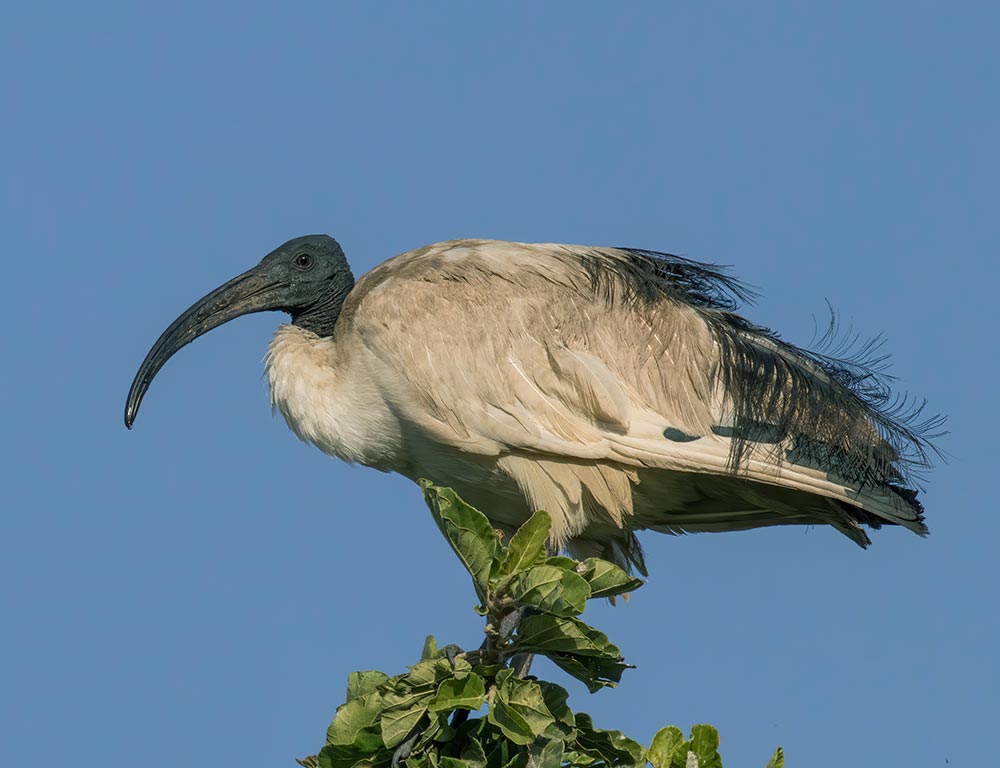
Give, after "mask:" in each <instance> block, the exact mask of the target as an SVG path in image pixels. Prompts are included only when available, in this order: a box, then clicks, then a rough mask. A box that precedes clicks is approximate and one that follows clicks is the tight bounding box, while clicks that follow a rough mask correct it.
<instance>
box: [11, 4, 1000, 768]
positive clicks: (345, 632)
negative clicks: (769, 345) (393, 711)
mask: <svg viewBox="0 0 1000 768" xmlns="http://www.w3.org/2000/svg"><path fill="white" fill-rule="evenodd" d="M2 15H3V18H2V19H0V95H2V100H3V105H4V108H3V115H4V116H3V119H2V121H0V138H2V143H0V146H2V150H0V157H2V163H3V172H2V174H0V195H2V199H0V210H2V215H3V223H4V226H3V231H4V236H5V254H6V259H5V262H4V263H5V273H4V274H5V286H6V291H5V294H6V301H5V307H6V316H7V318H8V320H7V322H8V328H9V332H8V334H7V336H6V341H5V343H4V353H3V356H4V360H5V362H4V371H5V374H4V376H3V378H2V384H0V386H2V387H3V396H4V402H6V403H7V406H8V409H9V410H8V415H7V417H6V419H5V427H4V440H3V450H4V454H5V457H4V461H3V464H2V466H3V474H4V482H3V488H4V492H3V498H4V502H3V512H2V514H0V612H2V613H0V615H2V616H3V626H4V629H3V632H2V633H0V654H2V659H3V664H2V668H0V669H2V671H0V707H2V709H3V714H2V717H0V732H2V736H0V764H3V765H5V766H24V765H31V764H35V763H37V762H38V761H39V760H42V759H47V758H46V757H45V756H49V758H51V757H52V756H53V755H58V756H59V757H58V759H61V760H65V761H70V762H72V763H73V764H74V765H75V766H80V767H81V768H82V767H83V766H107V765H135V764H137V763H141V764H142V765H143V766H145V767H147V768H153V767H155V766H172V765H178V764H180V765H189V764H197V765H221V764H230V763H232V764H236V763H238V764H239V765H241V766H246V767H247V768H251V767H253V766H261V767H262V768H263V767H264V766H268V768H273V766H281V765H293V763H292V762H291V759H292V758H293V757H294V756H302V755H305V754H308V753H310V752H311V751H314V750H315V749H316V748H318V747H319V746H320V744H321V743H322V740H323V735H324V731H325V728H326V725H327V724H328V722H329V719H330V717H331V716H332V714H333V710H334V707H335V706H336V704H337V703H339V702H340V700H341V697H342V695H343V688H344V684H345V681H346V677H347V674H348V672H349V671H351V670H353V669H364V668H373V667H374V668H380V669H383V670H386V671H388V672H390V673H394V672H398V671H400V670H401V669H402V667H403V665H405V664H407V663H409V662H412V661H413V660H414V659H415V657H416V655H417V654H418V652H419V649H420V646H421V643H422V641H423V637H424V635H425V634H426V633H427V632H434V633H435V634H436V635H437V636H438V637H439V639H440V640H441V641H442V642H455V643H459V644H464V645H474V644H477V643H478V637H477V633H478V631H479V629H478V619H477V617H476V616H475V615H474V614H473V613H472V611H471V610H470V608H471V605H472V604H473V602H474V598H473V595H472V592H471V589H470V587H469V584H468V583H467V580H466V578H465V577H464V575H463V573H462V572H461V570H460V566H459V565H458V563H457V561H455V560H454V558H453V557H452V556H451V555H450V553H449V551H448V549H447V546H446V545H445V543H444V541H443V540H442V539H441V538H440V537H439V535H438V534H437V533H436V531H435V530H434V526H433V524H432V522H431V520H430V517H429V515H428V513H427V512H426V511H425V509H424V507H423V505H422V502H421V500H420V495H419V492H418V490H417V488H416V487H415V486H413V485H412V484H411V483H409V482H408V481H406V480H404V479H402V478H399V477H395V476H389V475H381V474H379V473H377V472H374V471H372V470H367V469H363V468H357V467H348V466H346V465H343V464H340V463H337V462H335V461H333V460H331V459H328V458H327V457H325V456H323V455H322V454H320V453H319V452H318V451H316V450H315V449H311V448H309V447H307V446H305V445H303V444H300V443H299V442H297V441H296V440H295V438H294V437H293V436H292V435H291V433H290V432H288V430H287V429H286V428H285V426H284V424H283V423H282V422H281V420H280V418H272V417H271V415H270V414H269V412H268V405H267V394H266V388H265V384H264V382H263V380H262V377H261V373H262V366H261V357H262V355H263V352H264V349H265V346H266V344H267V341H268V339H269V337H270V333H271V331H272V330H273V328H274V327H275V326H276V325H277V324H278V323H279V322H281V321H282V316H279V315H276V314H266V315H256V316H251V317H247V318H242V319H240V320H239V321H237V322H234V323H232V324H230V325H227V326H225V327H223V328H221V329H219V330H217V331H215V332H213V333H212V334H210V335H208V336H206V337H205V338H203V339H200V340H199V341H198V342H197V343H195V344H194V345H192V346H191V347H189V348H186V349H185V350H183V351H182V352H181V353H180V354H179V355H178V356H177V357H176V358H175V359H173V360H172V361H171V362H170V364H169V365H168V366H167V367H166V368H165V369H164V370H163V371H162V373H161V374H160V375H159V377H158V378H157V380H156V382H155V383H154V385H153V387H152V389H151V391H150V393H149V396H148V397H147V399H146V402H145V404H144V407H143V411H142V413H141V414H140V417H139V419H138V421H137V424H136V428H135V430H134V431H133V432H131V433H130V432H127V431H126V430H125V428H124V426H123V425H122V421H121V412H122V406H123V403H124V398H125V394H126V391H127V389H128V385H129V383H130V382H131V378H132V376H133V374H134V372H135V369H136V367H137V366H138V364H139V362H140V361H141V359H142V357H143V355H144V354H145V353H146V350H147V349H148V348H149V346H150V344H151V343H152V342H153V341H154V340H155V338H156V337H157V335H158V334H159V333H160V331H162V330H163V328H164V327H165V326H166V325H167V324H168V323H169V322H170V321H171V320H172V319H173V318H174V317H175V316H176V315H177V314H178V313H179V312H180V311H181V310H183V309H184V308H186V307H187V306H188V305H189V304H190V303H191V302H192V301H193V300H194V299H196V298H198V297H200V296H201V295H203V294H204V293H206V292H207V291H208V290H210V289H212V288H214V287H215V286H216V285H218V284H220V283H222V282H223V281H225V280H227V279H228V278H230V277H232V276H233V275H235V274H237V273H239V272H242V271H243V270H245V269H247V268H248V267H249V266H251V265H253V264H255V263H256V262H257V261H258V260H259V259H260V258H261V257H262V256H263V255H264V254H265V253H266V252H267V251H269V250H270V249H271V248H273V247H275V246H276V245H278V244H280V243H281V242H283V241H285V240H287V239H288V238H290V237H293V236H296V235H299V234H303V233H306V232H327V233H329V234H331V235H333V236H335V237H337V238H338V240H339V241H340V242H341V243H342V245H343V246H344V248H345V250H346V252H347V254H348V257H349V259H350V260H351V263H352V265H353V267H354V270H355V273H356V274H361V273H363V272H365V271H367V270H368V269H370V268H371V267H372V266H374V265H375V264H377V263H379V262H380V261H382V260H384V259H386V258H388V257H389V256H392V255H393V254H396V253H399V252H402V251H405V250H408V249H410V248H413V247H416V246H419V245H423V244H426V243H430V242H435V241H438V240H445V239H450V238H456V237H466V236H477V237H495V238H501V239H508V240H525V241H555V242H576V243H587V244H610V245H630V246H637V247H647V248H653V249H658V250H666V251H672V252H675V253H680V254H683V255H686V256H689V257H691V258H696V259H701V260H706V261H716V262H720V263H726V264H731V265H733V267H734V271H735V273H736V274H737V275H739V276H741V277H742V278H744V279H746V280H748V281H749V282H751V283H753V284H755V285H757V286H758V287H759V288H760V289H761V291H762V293H763V298H762V299H761V300H760V302H759V303H758V305H757V306H756V307H754V308H752V309H751V310H748V314H749V316H750V317H752V318H753V319H754V320H756V321H758V322H761V323H763V324H766V325H768V326H771V327H773V328H776V329H778V330H779V331H781V332H782V334H783V335H784V336H785V337H786V338H788V339H789V340H791V341H794V342H799V343H804V342H808V341H809V339H810V337H811V336H812V332H813V318H814V317H819V318H821V319H822V318H823V316H824V313H825V311H826V310H825V303H824V302H825V300H829V301H830V302H831V303H832V304H833V305H834V306H835V307H836V309H837V310H838V312H839V313H840V314H841V316H842V318H844V319H845V321H849V322H851V323H853V325H854V327H855V328H856V329H858V330H860V331H862V332H872V333H875V332H883V333H885V334H886V336H887V337H888V339H889V342H888V347H887V348H888V349H889V350H891V351H892V352H893V355H894V363H895V365H894V369H893V370H894V372H895V373H896V375H898V376H899V378H900V382H899V384H900V387H901V388H902V389H904V390H908V391H911V392H913V393H915V394H917V395H919V396H921V397H927V398H928V399H929V401H930V403H931V407H932V408H933V409H934V410H937V411H942V412H945V413H947V414H948V416H949V418H950V421H949V429H950V435H948V436H947V437H946V438H944V439H942V440H941V442H940V445H941V447H942V448H943V449H944V450H945V451H946V452H947V453H949V454H950V456H951V459H950V461H949V463H947V464H946V465H943V466H939V467H938V468H937V469H935V470H934V471H933V472H932V473H931V474H930V475H929V477H928V481H927V485H926V494H925V496H924V498H925V502H926V505H927V508H928V522H929V524H930V527H931V532H932V533H931V536H930V538H928V539H926V540H921V539H919V538H918V537H916V536H913V535H911V534H909V533H908V532H906V531H903V530H898V529H893V530H886V529H884V530H882V531H881V532H876V533H875V535H874V536H873V538H874V540H875V543H874V546H873V547H872V548H871V549H870V550H869V551H867V552H863V551H861V550H860V549H858V548H856V547H855V546H854V545H852V544H851V543H850V542H849V541H847V540H846V539H844V538H843V537H841V536H840V535H838V534H836V533H835V532H834V531H832V530H828V529H810V530H807V529H799V528H796V529H787V530H776V529H775V530H763V531H756V532H750V533H743V534H731V535H711V536H687V537H683V538H671V537H666V536H653V535H649V536H646V537H645V538H644V543H645V545H646V548H647V556H648V561H649V563H650V568H651V578H650V581H649V583H648V585H647V586H646V587H644V588H643V589H642V590H640V591H639V592H638V593H636V595H635V596H634V598H633V599H632V601H631V602H630V603H629V604H628V605H626V606H624V607H622V606H619V607H618V608H611V607H607V606H598V607H596V608H595V609H593V611H592V615H591V618H592V620H593V621H594V622H595V623H597V624H598V625H599V626H601V627H602V628H604V629H606V630H607V631H608V632H609V634H610V635H611V637H612V639H613V640H615V641H617V642H618V643H619V645H620V646H621V647H622V648H623V650H624V651H625V653H626V656H627V658H628V659H629V660H630V661H632V662H633V663H636V664H638V665H639V668H638V669H637V670H635V671H633V672H630V673H628V674H627V675H626V678H625V681H624V683H623V685H622V686H621V687H620V688H618V689H617V690H613V691H604V692H601V693H600V694H598V695H596V696H593V697H589V696H588V695H587V693H586V691H585V689H583V687H582V686H580V685H577V684H575V683H572V682H568V683H567V685H568V686H569V687H570V690H571V696H572V699H571V703H572V704H573V705H574V707H575V708H576V709H580V710H585V711H590V712H591V713H592V714H593V715H594V716H595V720H596V721H597V722H598V723H599V724H601V723H603V724H605V725H606V726H607V727H612V726H627V727H628V729H629V730H630V731H631V733H632V734H633V735H635V736H636V737H639V738H643V739H648V737H649V736H651V735H652V733H653V732H654V731H655V730H656V729H657V728H658V727H660V726H661V725H664V724H666V723H676V724H678V725H680V726H682V727H685V728H686V727H688V726H690V725H691V724H692V723H697V722H705V721H707V722H711V723H714V724H715V725H717V726H718V727H719V729H720V731H721V733H722V749H723V756H724V758H725V759H726V764H727V765H731V766H743V765H747V766H752V765H763V764H764V762H765V761H766V759H767V757H768V755H769V754H770V753H771V751H772V750H773V748H774V747H775V746H776V745H777V744H782V745H783V746H784V747H785V749H786V752H787V754H788V756H789V765H798V766H810V768H825V767H827V766H829V767H831V768H832V767H833V766H837V767H838V768H839V767H840V766H843V765H875V764H886V765H914V766H943V765H945V761H946V760H947V761H948V762H949V763H950V765H952V766H962V765H986V764H989V763H991V762H993V759H994V758H995V744H994V742H995V738H994V733H993V731H994V729H995V722H996V718H997V715H998V714H1000V704H998V694H997V688H998V683H1000V675H998V663H997V654H996V649H997V647H998V641H1000V631H998V630H1000V619H998V614H997V611H996V587H997V583H998V578H997V565H996V562H997V561H996V556H995V554H994V553H995V549H996V546H997V544H996V542H997V541H998V540H1000V517H998V515H997V513H996V509H995V508H996V500H995V491H994V489H993V488H992V482H991V481H990V480H989V478H990V477H992V476H993V475H994V474H995V473H996V467H997V459H998V455H997V453H998V451H997V443H996V429H997V426H998V423H1000V420H998V409H997V405H996V386H997V385H996V382H997V379H998V373H1000V371H998V361H997V358H998V355H997V352H996V350H997V343H996V333H995V326H996V323H997V320H998V319H1000V318H998V311H997V309H996V303H995V302H996V287H997V284H998V271H997V267H996V259H997V245H998V243H1000V217H998V216H997V211H996V206H997V199H998V198H997V179H998V177H1000V162H998V152H997V139H996V137H997V136H1000V101H998V100H997V98H996V88H997V82H998V76H1000V71H998V70H1000V67H998V57H997V54H996V39H997V35H998V33H1000V23H998V22H1000V13H998V12H997V11H996V10H995V8H993V7H992V6H991V5H990V4H985V3H983V4H976V3H969V4H963V5H961V6H951V7H949V8H948V9H945V8H944V7H943V6H941V5H940V4H934V3H926V2H915V3H843V4H837V7H836V8H826V9H820V8H818V7H817V6H816V4H801V3H785V4H781V3H777V4H775V3H754V4H739V5H737V4H730V5H729V6H728V7H727V6H723V5H720V4H697V5H695V4H676V5H675V4H666V3H629V4H602V5H597V4H584V3H544V4H527V3H504V4H486V3H475V4H473V3H420V4H417V3H379V4H362V3H301V4H294V5H285V6H283V7H279V6H278V5H264V4H254V3H218V4H213V5H212V6H211V7H210V8H209V7H204V6H203V4H200V3H187V2H179V3H169V4H164V3H159V4H146V3H121V4H114V3H96V4H93V3H90V4H69V3H62V4H48V3H44V2H40V3H33V4H30V6H29V5H28V4H20V6H19V7H16V8H15V7H8V8H6V9H5V10H4V11H3V14H2ZM415 573H420V574H422V575H421V576H420V577H419V578H417V577H415V576H414V574H415ZM540 670H541V671H542V672H543V673H544V672H546V671H547V670H546V669H545V668H544V667H543V668H540ZM552 674H553V675H556V674H557V673H555V672H553V673H552Z"/></svg>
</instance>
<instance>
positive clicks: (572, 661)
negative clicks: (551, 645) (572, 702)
mask: <svg viewBox="0 0 1000 768" xmlns="http://www.w3.org/2000/svg"><path fill="white" fill-rule="evenodd" d="M545 656H546V657H547V658H548V659H549V660H550V661H552V662H553V663H554V664H556V665H557V666H558V667H559V668H560V669H562V670H563V671H564V672H566V673H567V674H570V675H572V676H573V677H575V678H576V679H577V680H579V681H580V682H581V683H583V684H584V685H586V686H587V689H588V690H589V691H590V692H591V693H597V692H598V691H599V690H601V688H614V687H615V686H616V685H618V683H620V682H621V680H622V672H624V671H625V670H626V669H635V667H634V666H633V665H632V664H626V663H625V662H624V661H622V660H621V659H611V658H606V657H601V656H574V655H571V654H568V653H556V652H554V651H549V652H547V653H546V654H545Z"/></svg>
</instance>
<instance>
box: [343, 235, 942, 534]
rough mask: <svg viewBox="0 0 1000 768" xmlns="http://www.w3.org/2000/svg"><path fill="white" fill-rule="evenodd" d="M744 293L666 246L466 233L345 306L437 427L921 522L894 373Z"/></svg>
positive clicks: (548, 452)
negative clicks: (752, 314) (779, 327)
mask: <svg viewBox="0 0 1000 768" xmlns="http://www.w3.org/2000/svg"><path fill="white" fill-rule="evenodd" d="M743 295H744V289H743V288H742V287H741V286H740V285H739V284H738V283H736V282H735V281H733V280H731V279H729V278H728V277H726V276H725V275H724V274H723V273H722V272H720V271H719V270H718V269H717V268H714V267H711V266H709V265H704V264H698V263H696V262H690V261H687V260H685V259H680V258H678V257H672V256H668V255H665V254H656V253H651V252H647V251H635V250H628V249H609V248H588V247H583V246H564V245H535V244H531V245H529V244H521V243H503V242H497V241H481V240H463V241H452V242H449V243H441V244H438V245H435V246H429V247H427V248H424V249H420V250H418V251H412V252H410V253H408V254H404V255H403V256H400V257H397V258H396V259H393V260H390V261H389V262H387V263H386V264H385V265H383V266H382V267H379V268H377V269H376V270H374V271H373V272H371V273H369V274H368V275H366V276H365V277H364V278H362V280H361V281H360V283H359V284H358V287H357V288H356V289H355V291H354V292H353V293H352V294H351V296H350V297H349V299H348V302H347V304H346V305H345V308H344V316H343V319H344V327H345V328H349V329H351V331H353V332H355V333H357V334H358V338H359V339H360V341H361V343H362V344H363V345H364V346H365V348H366V349H367V350H368V351H369V352H370V354H371V356H372V358H373V359H374V360H377V365H378V366H379V370H375V371H373V376H375V377H376V378H377V379H378V381H379V382H380V385H382V386H384V388H385V390H386V396H387V398H388V399H389V400H390V401H391V402H392V403H393V407H394V408H396V409H397V410H398V412H399V415H400V417H401V419H403V420H405V421H407V422H408V423H411V424H413V425H415V427H417V428H419V429H420V430H422V431H423V432H424V433H426V434H427V435H428V436H430V437H431V438H432V439H433V440H435V441H438V442H439V443H442V444H447V445H450V446H454V447H455V448H458V449H460V450H462V451H465V452H468V453H474V454H482V455H487V456H501V457H503V456H506V455H511V456H516V457H520V458H522V459H525V458H526V459H527V460H528V461H529V462H534V465H533V468H532V470H531V471H539V467H542V468H543V469H544V462H545V461H556V462H558V461H565V460H574V461H584V462H596V463H601V462H613V463H615V464H616V465H617V466H621V467H626V468H628V467H633V468H636V469H641V468H658V469H666V470H672V471H674V472H683V473H693V474H700V475H716V476H730V477H732V476H738V477H742V478H746V479H748V480H751V481H754V482H758V483H764V484H769V485H772V486H780V487H783V488H786V489H793V490H798V491H802V492H805V493H809V494H814V495H817V496H822V497H827V498H830V499H834V500H837V501H839V502H845V503H847V504H850V505H852V506H855V507H857V508H859V509H862V510H866V511H867V512H870V513H872V515H874V516H875V517H872V518H871V520H865V521H866V522H873V523H875V524H877V522H878V518H883V519H885V520H888V521H891V522H896V523H900V524H903V525H907V526H908V527H910V528H912V529H914V530H917V531H923V530H924V528H923V523H922V517H921V510H920V506H919V504H918V503H917V502H916V501H915V494H914V493H913V492H912V491H908V490H906V489H905V488H904V487H903V486H904V484H905V483H906V481H907V477H908V473H909V471H910V470H911V469H912V468H913V467H914V466H916V465H919V464H920V463H921V461H922V460H923V459H924V458H925V454H924V450H925V448H926V446H927V443H926V440H925V438H924V437H923V436H922V434H921V432H920V431H919V429H917V428H914V427H913V426H912V425H910V424H908V423H907V422H906V421H905V420H902V419H900V418H899V417H898V416H897V415H896V414H894V413H893V412H891V411H890V410H889V409H887V408H886V407H885V406H886V403H887V401H888V398H889V392H888V390H887V389H885V387H884V380H883V379H881V378H879V376H878V374H877V373H876V372H873V371H872V370H870V369H869V368H866V367H865V366H864V365H863V364H860V363H857V362H854V363H844V362H842V361H838V360H834V359H832V358H827V357H824V356H822V355H819V354H816V353H810V352H806V351H804V350H801V349H798V348H796V347H793V346H791V345H788V344H786V343H784V342H782V341H781V340H779V339H778V338H777V337H776V336H775V335H774V334H771V333H770V332H768V331H766V330H765V329H762V328H759V327H757V326H754V325H752V324H750V323H748V322H747V321H745V320H743V319H742V318H740V317H739V316H738V315H736V314H734V313H733V312H732V311H731V310H733V309H735V301H736V299H739V298H742V297H743ZM925 426H926V425H925ZM525 471H527V470H525ZM607 485H608V486H609V488H610V485H611V483H610V482H608V483H607ZM862 519H864V518H862Z"/></svg>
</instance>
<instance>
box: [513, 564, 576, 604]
mask: <svg viewBox="0 0 1000 768" xmlns="http://www.w3.org/2000/svg"><path fill="white" fill-rule="evenodd" d="M507 594H508V595H510V597H511V598H512V599H513V600H515V601H516V602H517V603H518V605H528V606H531V607H532V608H537V609H538V610H540V611H544V612H546V613H551V614H555V615H556V616H576V615H577V614H579V613H582V612H583V609H584V607H585V606H586V605H587V598H588V597H590V587H589V586H588V585H587V582H586V581H585V580H584V579H583V578H582V577H581V576H579V575H577V574H576V573H574V572H573V571H567V570H564V569H562V568H556V567H555V566H552V565H536V566H533V567H531V568H529V569H528V570H526V571H523V572H521V573H518V574H515V575H514V577H513V579H512V580H511V582H510V586H509V587H508V588H507Z"/></svg>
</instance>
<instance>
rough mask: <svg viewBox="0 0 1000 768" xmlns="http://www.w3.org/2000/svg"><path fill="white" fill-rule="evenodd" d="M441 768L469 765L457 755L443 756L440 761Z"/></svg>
mask: <svg viewBox="0 0 1000 768" xmlns="http://www.w3.org/2000/svg"><path fill="white" fill-rule="evenodd" d="M438 765H440V766H441V768H468V766H467V765H466V764H465V763H463V762H462V761H461V760H459V759H458V758H457V757H442V758H441V759H440V760H439V761H438Z"/></svg>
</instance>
